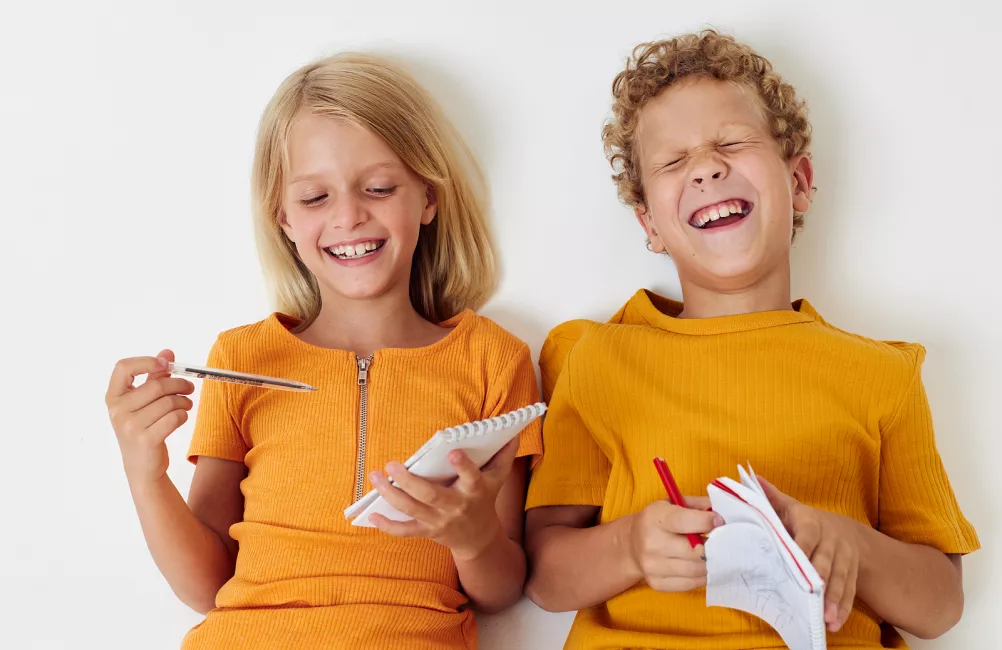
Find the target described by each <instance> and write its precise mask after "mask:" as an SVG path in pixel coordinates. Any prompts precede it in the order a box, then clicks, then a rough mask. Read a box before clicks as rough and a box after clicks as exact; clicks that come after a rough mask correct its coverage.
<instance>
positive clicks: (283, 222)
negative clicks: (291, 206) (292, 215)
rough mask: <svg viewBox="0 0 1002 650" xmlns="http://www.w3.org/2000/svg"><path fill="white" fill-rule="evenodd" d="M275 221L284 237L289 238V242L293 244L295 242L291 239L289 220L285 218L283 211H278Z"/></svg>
mask: <svg viewBox="0 0 1002 650" xmlns="http://www.w3.org/2000/svg"><path fill="white" fill-rule="evenodd" d="M276 220H277V221H278V225H279V226H281V228H282V232H284V233H285V236H286V237H288V238H289V241H291V242H295V241H296V240H295V239H293V238H292V226H290V225H289V220H288V218H286V216H285V210H283V209H282V208H279V209H278V216H277V217H276Z"/></svg>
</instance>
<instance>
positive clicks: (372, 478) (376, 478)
mask: <svg viewBox="0 0 1002 650" xmlns="http://www.w3.org/2000/svg"><path fill="white" fill-rule="evenodd" d="M369 480H370V481H371V482H372V484H373V485H379V483H380V482H381V481H382V480H383V477H382V476H380V475H379V472H373V473H372V474H369Z"/></svg>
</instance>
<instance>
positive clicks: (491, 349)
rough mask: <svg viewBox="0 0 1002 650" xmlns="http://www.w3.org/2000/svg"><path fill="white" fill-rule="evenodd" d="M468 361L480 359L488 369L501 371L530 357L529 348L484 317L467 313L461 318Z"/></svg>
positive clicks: (530, 358) (523, 342)
mask: <svg viewBox="0 0 1002 650" xmlns="http://www.w3.org/2000/svg"><path fill="white" fill-rule="evenodd" d="M463 318H464V319H466V321H465V322H464V323H463V325H465V326H466V327H465V329H466V337H465V339H466V347H467V349H468V353H469V360H473V359H481V360H482V361H483V363H484V364H485V365H486V366H487V367H488V368H490V369H493V370H501V369H503V368H505V367H507V366H510V365H512V364H514V363H518V362H519V361H525V360H528V361H529V362H530V363H531V360H532V356H531V355H530V353H529V346H528V345H527V344H526V343H525V341H523V340H522V339H520V338H518V337H517V336H515V335H514V334H512V333H511V332H509V331H508V330H506V329H505V328H503V327H501V326H500V325H498V324H497V323H496V322H494V321H493V320H491V319H490V318H488V317H486V316H481V315H480V314H477V313H474V312H472V311H471V312H468V313H466V314H465V315H464V316H463Z"/></svg>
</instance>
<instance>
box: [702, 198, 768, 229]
mask: <svg viewBox="0 0 1002 650" xmlns="http://www.w3.org/2000/svg"><path fill="white" fill-rule="evenodd" d="M752 207H753V206H752V204H751V203H749V202H748V201H745V200H744V199H727V200H726V201H721V202H720V203H714V204H713V205H708V206H706V207H704V208H700V209H699V210H696V211H695V212H693V213H692V216H691V217H689V225H690V226H692V227H693V228H699V229H700V230H709V229H710V228H722V227H724V226H729V225H731V224H732V223H737V222H738V221H741V220H742V219H744V218H745V217H747V216H748V213H749V212H751V211H752Z"/></svg>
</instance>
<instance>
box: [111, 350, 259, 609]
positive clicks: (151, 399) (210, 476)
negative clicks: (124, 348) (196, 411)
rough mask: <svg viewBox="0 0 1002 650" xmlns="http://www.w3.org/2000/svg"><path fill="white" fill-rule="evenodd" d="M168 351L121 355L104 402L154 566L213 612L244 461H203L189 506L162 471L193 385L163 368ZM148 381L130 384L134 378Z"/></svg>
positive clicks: (184, 595) (227, 563)
mask: <svg viewBox="0 0 1002 650" xmlns="http://www.w3.org/2000/svg"><path fill="white" fill-rule="evenodd" d="M173 358H174V355H173V353H172V352H171V351H170V350H164V351H163V352H161V353H160V356H159V357H158V358H153V357H138V358H134V359H123V360H122V361H120V362H119V363H118V365H117V366H115V371H114V373H113V374H112V377H111V381H110V382H109V386H108V393H107V395H106V397H105V402H106V404H107V406H108V415H109V417H110V419H111V423H112V426H113V427H114V429H115V434H116V436H117V437H118V444H119V447H120V448H121V452H122V461H123V464H124V466H125V475H126V477H127V478H128V481H129V488H130V490H131V491H132V498H133V501H135V504H136V512H137V513H138V515H139V522H140V525H141V526H142V529H143V535H144V537H145V538H146V544H147V546H148V547H149V549H150V553H151V554H152V555H153V561H154V562H156V565H157V568H158V569H160V572H161V573H162V574H163V575H164V577H165V578H166V579H167V582H168V584H169V585H170V586H171V589H172V590H173V591H174V593H175V594H177V596H178V598H180V599H181V601H182V602H184V603H185V604H186V605H188V606H189V607H191V608H192V609H195V610H198V611H200V612H206V611H208V610H210V609H212V606H213V604H214V601H215V596H216V592H217V591H218V590H219V588H220V587H221V586H222V584H223V583H224V582H225V581H226V580H227V579H228V578H229V577H230V576H232V575H233V567H234V557H235V554H236V543H235V542H234V541H233V540H232V539H230V537H229V532H228V530H229V526H230V525H231V524H233V523H235V522H236V521H239V520H240V519H241V518H242V516H243V497H242V495H241V494H240V487H239V485H240V480H241V479H243V477H244V475H245V474H246V468H245V466H244V465H243V463H235V462H232V461H223V460H217V459H213V458H205V459H202V461H201V462H200V463H199V464H198V466H197V468H196V470H195V477H194V480H193V481H192V486H191V494H190V497H191V507H190V508H189V506H188V505H187V504H185V502H184V499H183V498H182V497H181V494H180V493H179V492H178V490H177V488H176V487H175V486H174V484H173V483H172V482H171V480H170V478H169V477H168V476H167V466H168V455H167V445H166V444H165V441H166V439H167V437H168V436H169V435H170V434H171V433H173V432H174V431H176V430H177V428H178V427H180V426H181V425H182V424H184V423H185V422H186V421H187V419H188V410H189V409H190V408H191V407H192V402H191V400H190V399H188V398H187V397H186V396H187V395H190V394H191V393H192V391H194V386H193V385H192V383H191V382H189V381H185V380H183V379H178V378H174V377H170V376H169V375H168V374H167V373H165V372H164V368H165V367H166V363H167V361H171V360H173ZM143 374H145V375H147V379H146V382H145V383H143V385H141V386H139V387H134V386H133V382H134V380H135V378H136V377H137V376H139V375H143Z"/></svg>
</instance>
